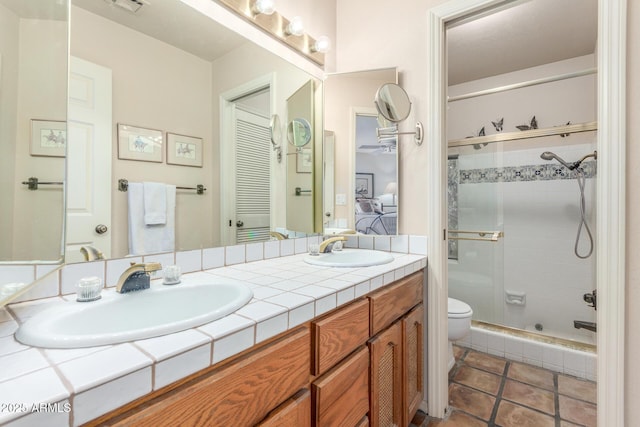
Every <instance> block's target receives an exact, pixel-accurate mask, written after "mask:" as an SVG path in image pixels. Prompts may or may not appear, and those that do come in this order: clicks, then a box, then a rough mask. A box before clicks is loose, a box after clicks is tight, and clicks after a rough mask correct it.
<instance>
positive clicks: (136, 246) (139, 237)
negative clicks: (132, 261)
mask: <svg viewBox="0 0 640 427" xmlns="http://www.w3.org/2000/svg"><path fill="white" fill-rule="evenodd" d="M165 191H166V200H167V205H166V206H167V207H166V209H167V220H166V223H165V224H158V225H146V224H145V223H144V186H143V185H142V183H141V182H130V183H129V190H128V192H127V196H128V202H129V254H130V255H144V254H152V253H159V252H173V251H174V249H175V221H176V187H175V185H165Z"/></svg>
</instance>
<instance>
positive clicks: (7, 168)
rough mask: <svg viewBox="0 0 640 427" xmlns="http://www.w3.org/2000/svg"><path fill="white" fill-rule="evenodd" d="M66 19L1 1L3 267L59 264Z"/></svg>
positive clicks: (51, 7) (54, 9)
mask: <svg viewBox="0 0 640 427" xmlns="http://www.w3.org/2000/svg"><path fill="white" fill-rule="evenodd" d="M68 15H69V10H68V5H67V2H66V1H44V0H41V1H23V0H0V147H1V150H0V152H2V155H1V156H0V198H1V199H2V202H1V203H0V262H9V263H17V262H29V261H32V260H37V261H38V262H40V263H49V262H50V263H60V262H62V248H61V242H62V237H63V218H64V201H65V200H64V186H63V181H64V179H65V150H66V146H67V136H66V134H67V132H66V124H65V122H66V120H67V113H66V112H67V52H68V46H67V40H68Z"/></svg>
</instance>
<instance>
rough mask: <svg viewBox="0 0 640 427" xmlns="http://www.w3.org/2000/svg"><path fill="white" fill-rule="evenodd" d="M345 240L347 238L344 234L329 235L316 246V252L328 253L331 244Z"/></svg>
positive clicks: (331, 246)
mask: <svg viewBox="0 0 640 427" xmlns="http://www.w3.org/2000/svg"><path fill="white" fill-rule="evenodd" d="M346 241H347V238H346V237H344V236H336V237H330V238H328V239H327V240H325V241H324V242H322V243H320V246H319V247H318V252H320V253H321V254H324V253H329V252H331V250H332V249H333V245H334V244H335V243H336V242H346Z"/></svg>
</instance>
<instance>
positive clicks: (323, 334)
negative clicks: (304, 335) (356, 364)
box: [311, 299, 369, 375]
mask: <svg viewBox="0 0 640 427" xmlns="http://www.w3.org/2000/svg"><path fill="white" fill-rule="evenodd" d="M311 339H312V345H313V348H312V350H311V356H312V357H313V374H314V375H320V374H323V373H324V372H326V371H327V369H329V368H331V367H332V366H334V365H335V364H336V363H338V362H339V361H340V360H342V359H344V357H345V356H347V355H349V354H350V353H351V352H353V351H354V350H355V349H356V348H358V347H359V346H361V345H364V343H366V342H367V340H368V339H369V301H368V300H367V299H363V300H360V301H357V302H354V303H352V304H350V305H349V306H347V307H344V308H340V309H339V310H336V311H335V312H333V313H331V314H329V315H327V316H325V317H323V318H322V319H319V320H315V321H313V322H312V323H311Z"/></svg>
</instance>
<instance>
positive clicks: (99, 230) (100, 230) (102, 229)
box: [96, 224, 109, 234]
mask: <svg viewBox="0 0 640 427" xmlns="http://www.w3.org/2000/svg"><path fill="white" fill-rule="evenodd" d="M108 229H109V228H107V226H106V225H104V224H98V225H96V233H98V234H104V233H106V232H107V230H108Z"/></svg>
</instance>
